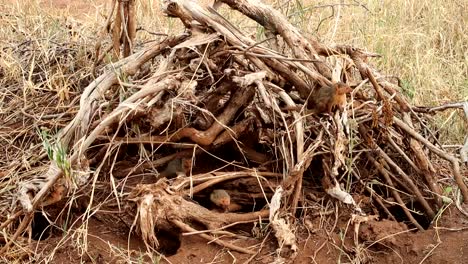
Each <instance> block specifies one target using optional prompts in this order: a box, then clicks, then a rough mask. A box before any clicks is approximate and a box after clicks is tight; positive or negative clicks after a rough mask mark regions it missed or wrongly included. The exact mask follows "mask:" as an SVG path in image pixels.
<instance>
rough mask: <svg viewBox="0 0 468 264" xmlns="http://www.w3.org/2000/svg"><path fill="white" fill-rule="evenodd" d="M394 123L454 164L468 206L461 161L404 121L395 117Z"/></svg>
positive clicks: (456, 176)
mask: <svg viewBox="0 0 468 264" xmlns="http://www.w3.org/2000/svg"><path fill="white" fill-rule="evenodd" d="M393 122H394V123H395V124H396V125H397V126H399V127H400V128H401V129H403V130H405V131H406V132H407V133H408V134H410V135H411V136H412V137H414V138H415V139H417V140H418V141H419V142H421V143H423V144H424V145H425V146H426V147H427V148H429V150H431V151H432V152H434V153H435V154H436V155H438V156H439V157H441V158H443V159H445V160H447V161H450V162H451V163H452V172H453V176H454V178H455V181H456V182H457V185H458V188H460V191H461V193H462V195H463V200H464V201H463V202H464V203H465V204H466V203H468V188H467V187H466V185H465V183H464V182H463V177H462V175H461V174H460V164H459V163H458V162H459V161H458V160H457V158H455V157H454V156H452V155H450V154H448V153H446V152H444V151H443V150H440V149H438V148H437V147H436V146H434V145H433V144H432V143H431V142H429V141H428V140H427V139H425V138H424V137H423V136H421V135H420V134H418V133H417V132H416V131H414V129H412V128H411V127H409V126H408V125H407V124H405V123H404V122H403V121H402V120H400V119H398V118H397V117H393Z"/></svg>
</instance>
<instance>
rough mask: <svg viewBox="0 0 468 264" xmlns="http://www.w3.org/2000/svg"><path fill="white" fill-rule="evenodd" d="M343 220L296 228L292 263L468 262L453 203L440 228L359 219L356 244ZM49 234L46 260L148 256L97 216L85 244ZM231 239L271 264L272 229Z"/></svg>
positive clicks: (466, 239) (199, 250) (188, 244)
mask: <svg viewBox="0 0 468 264" xmlns="http://www.w3.org/2000/svg"><path fill="white" fill-rule="evenodd" d="M95 2H96V3H99V2H101V3H103V2H105V1H103V0H101V1H95ZM108 2H110V1H108ZM42 3H43V4H44V5H46V6H48V7H50V8H57V9H74V10H75V11H76V12H77V13H80V12H90V11H91V12H92V11H93V10H92V9H93V8H90V7H89V4H88V1H82V0H56V1H51V0H48V1H43V2H42ZM347 217H348V218H349V215H348V216H347ZM343 219H344V220H343V221H341V222H339V223H338V225H337V226H336V228H335V229H334V231H331V232H330V233H327V232H326V231H325V230H321V229H314V230H312V231H311V230H309V231H307V230H306V229H305V228H302V229H299V230H297V232H296V235H297V236H298V238H299V249H298V254H297V257H296V258H295V260H294V263H349V262H351V260H353V261H359V262H360V263H434V264H435V263H437V264H440V263H467V262H468V220H467V219H466V217H464V216H462V215H461V214H459V213H458V210H457V209H456V208H455V207H454V206H452V207H450V208H449V209H448V210H446V212H445V213H444V214H443V216H442V218H441V219H440V221H439V222H438V223H439V225H440V226H439V227H438V228H433V227H431V228H429V229H428V230H425V231H423V232H415V231H409V230H408V228H407V227H406V226H405V225H404V224H401V223H397V222H392V221H388V220H379V221H370V222H368V223H363V224H361V226H360V229H359V234H360V235H359V237H360V239H359V241H358V244H357V245H355V244H354V243H355V242H354V237H353V236H354V231H353V225H350V226H349V227H348V228H347V219H346V218H345V217H344V216H343ZM318 221H319V218H316V219H311V222H312V226H316V227H317V226H319V223H318ZM247 228H251V226H250V227H247ZM233 230H235V229H233ZM346 230H347V231H346ZM53 233H54V234H53V235H52V236H51V237H50V238H48V239H46V240H43V241H41V242H38V244H36V245H33V247H32V248H33V250H34V251H35V252H37V253H39V254H38V256H39V255H41V256H42V257H44V256H50V259H48V260H49V261H50V262H51V263H119V262H120V263H125V262H126V261H128V259H129V258H131V259H133V260H134V261H135V262H136V261H143V262H146V261H150V259H149V258H148V256H146V255H145V253H144V252H145V251H146V248H145V245H144V243H143V242H142V241H141V239H140V238H138V237H136V236H130V237H128V228H125V227H122V226H119V225H118V224H116V225H112V224H109V223H108V222H103V221H101V220H99V219H98V218H94V217H93V218H91V219H90V222H89V224H88V234H87V236H85V237H86V238H87V241H85V243H77V240H78V239H77V238H70V239H66V240H64V239H63V237H62V233H61V232H59V231H54V232H53ZM343 234H345V236H344V239H343ZM160 238H161V239H162V241H160V242H161V243H162V244H164V245H166V248H165V250H166V254H167V255H168V257H167V259H163V260H162V263H166V262H168V263H189V262H191V263H244V262H245V261H247V260H249V259H250V258H251V257H252V256H250V255H245V254H240V253H237V252H232V251H227V250H225V249H222V248H220V247H219V246H217V245H215V244H213V243H208V242H207V241H206V240H203V239H202V238H200V237H198V236H182V237H180V246H179V241H178V238H177V237H174V236H172V235H170V234H161V235H160ZM342 241H344V242H342ZM376 241H378V242H376ZM233 243H235V244H236V245H240V246H243V247H248V246H252V245H257V247H255V248H254V250H258V249H260V248H261V252H259V253H258V254H257V255H256V256H254V258H253V259H251V262H250V263H272V262H273V261H274V259H275V254H274V252H275V249H276V247H277V245H276V240H275V238H274V237H273V235H272V234H269V235H268V236H267V238H266V239H265V241H262V239H252V238H249V239H238V240H237V241H234V242H233ZM260 244H262V246H261V247H260V246H259V245H260ZM57 245H61V246H57ZM83 245H87V248H83V247H82V246H83ZM36 246H37V247H36ZM119 249H123V250H126V249H128V250H129V252H130V254H131V256H128V255H125V254H122V255H116V254H115V252H119ZM169 255H171V256H169ZM354 263H358V262H354Z"/></svg>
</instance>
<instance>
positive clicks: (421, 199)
mask: <svg viewBox="0 0 468 264" xmlns="http://www.w3.org/2000/svg"><path fill="white" fill-rule="evenodd" d="M358 130H359V133H360V134H361V136H362V138H364V139H365V141H366V142H368V144H372V147H371V148H372V149H373V150H375V151H376V152H377V154H378V155H379V156H381V157H382V158H383V159H384V160H385V161H386V162H387V164H389V165H390V166H391V167H393V169H394V170H395V171H396V172H397V173H398V174H399V175H400V176H401V177H402V178H403V179H404V180H405V181H406V183H408V185H409V187H410V188H411V189H412V191H413V192H414V194H415V195H416V199H417V200H418V202H419V203H420V204H421V205H422V206H423V207H424V210H425V211H426V213H427V214H428V215H429V216H430V217H431V218H434V216H435V214H434V211H433V210H432V208H431V207H430V206H429V204H428V203H427V201H426V200H425V199H424V197H423V195H422V194H421V192H420V191H419V189H418V187H417V186H416V184H414V182H413V180H411V178H410V177H409V176H408V175H407V174H406V173H405V172H404V171H403V170H402V169H401V168H400V167H399V166H398V165H397V164H396V163H395V162H394V161H393V160H392V159H391V158H390V157H389V156H388V155H387V153H385V151H383V150H382V149H381V148H380V147H379V146H378V145H377V144H376V143H375V142H374V141H373V139H372V138H371V137H370V136H369V135H368V134H367V133H366V128H365V127H364V126H363V125H361V126H359V128H358Z"/></svg>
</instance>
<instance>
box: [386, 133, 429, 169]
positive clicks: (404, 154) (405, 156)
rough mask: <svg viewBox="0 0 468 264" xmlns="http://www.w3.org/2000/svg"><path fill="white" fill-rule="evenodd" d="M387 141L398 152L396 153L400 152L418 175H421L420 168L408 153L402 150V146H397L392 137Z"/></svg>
mask: <svg viewBox="0 0 468 264" xmlns="http://www.w3.org/2000/svg"><path fill="white" fill-rule="evenodd" d="M387 140H388V142H390V145H391V146H392V148H393V149H394V150H396V152H398V154H400V155H401V156H402V157H403V158H404V159H405V160H406V162H408V164H409V165H410V166H411V167H412V168H413V169H414V170H415V171H416V172H417V173H418V174H421V170H420V169H419V168H418V166H416V164H414V162H413V161H412V160H411V159H410V158H409V157H408V155H406V153H405V152H404V151H403V150H402V149H401V148H400V146H398V145H397V143H396V142H395V140H393V138H392V136H391V135H390V136H389V137H388V138H387Z"/></svg>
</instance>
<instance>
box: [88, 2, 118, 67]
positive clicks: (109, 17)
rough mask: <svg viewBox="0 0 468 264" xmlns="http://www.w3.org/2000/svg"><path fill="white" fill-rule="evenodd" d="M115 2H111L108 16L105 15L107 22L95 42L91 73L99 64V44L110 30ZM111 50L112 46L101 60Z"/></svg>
mask: <svg viewBox="0 0 468 264" xmlns="http://www.w3.org/2000/svg"><path fill="white" fill-rule="evenodd" d="M115 1H116V0H112V4H111V9H110V10H109V14H107V20H106V25H105V26H104V28H103V29H102V31H101V33H100V34H99V39H98V40H97V41H96V45H95V48H94V49H95V50H96V54H95V56H96V57H95V58H94V64H93V69H92V72H94V70H95V67H96V65H97V64H98V63H99V62H100V57H101V56H100V54H99V53H100V50H101V43H102V41H103V39H104V36H105V35H106V33H108V32H109V30H110V26H111V19H112V15H113V14H114V8H115ZM111 49H112V46H110V47H109V48H108V49H107V50H106V52H104V53H103V55H102V58H104V56H105V54H106V53H107V52H109V50H111Z"/></svg>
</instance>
